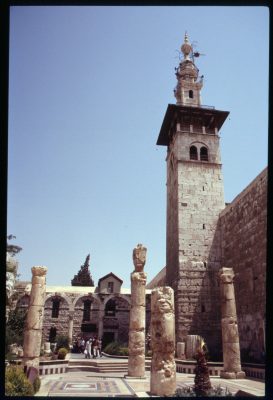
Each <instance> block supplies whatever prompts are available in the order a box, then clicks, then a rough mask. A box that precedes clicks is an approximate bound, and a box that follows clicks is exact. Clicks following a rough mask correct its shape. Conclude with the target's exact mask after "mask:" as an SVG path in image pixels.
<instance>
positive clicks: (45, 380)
mask: <svg viewBox="0 0 273 400" xmlns="http://www.w3.org/2000/svg"><path fill="white" fill-rule="evenodd" d="M146 375H147V379H146V380H143V381H140V380H137V379H136V380H128V381H127V380H126V379H124V374H122V373H113V374H112V375H110V376H109V374H108V376H107V375H106V376H103V375H102V374H97V373H88V372H87V373H86V372H85V373H84V372H74V373H73V372H71V373H67V374H59V375H45V376H42V377H41V380H42V385H41V388H40V390H39V392H38V393H37V394H36V395H37V396H49V397H120V398H121V397H150V393H149V390H150V373H149V372H148V371H146ZM193 382H194V375H188V374H180V373H177V387H183V386H184V387H185V386H186V387H188V386H192V385H193ZM211 383H212V384H213V385H214V386H219V385H220V386H221V387H223V388H224V389H225V388H226V387H228V389H229V390H230V391H231V392H232V393H233V394H235V393H236V392H237V391H238V390H242V391H245V392H248V393H251V394H252V395H255V396H264V395H265V393H264V391H265V385H264V382H258V381H255V380H249V379H237V380H229V379H226V380H224V379H221V378H220V377H213V378H211Z"/></svg>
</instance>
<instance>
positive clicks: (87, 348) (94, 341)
mask: <svg viewBox="0 0 273 400" xmlns="http://www.w3.org/2000/svg"><path fill="white" fill-rule="evenodd" d="M101 345H102V342H101V338H98V337H97V336H92V337H90V338H89V339H87V340H85V339H84V338H83V337H82V338H80V337H79V338H78V339H77V340H75V342H74V344H73V350H72V352H73V353H81V354H84V355H85V358H91V357H93V358H97V357H102V353H101Z"/></svg>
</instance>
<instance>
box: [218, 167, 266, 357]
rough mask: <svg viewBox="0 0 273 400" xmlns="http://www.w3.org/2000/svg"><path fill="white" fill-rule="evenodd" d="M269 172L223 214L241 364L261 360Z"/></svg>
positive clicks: (225, 262)
mask: <svg viewBox="0 0 273 400" xmlns="http://www.w3.org/2000/svg"><path fill="white" fill-rule="evenodd" d="M266 224H267V169H265V170H264V171H262V172H261V173H260V174H259V175H258V176H257V178H256V179H255V180H254V181H253V182H251V183H250V185H249V186H247V188H246V189H245V190H244V191H243V192H241V193H240V194H239V195H238V196H237V197H236V198H235V199H234V201H233V202H232V203H230V204H229V205H228V206H227V207H226V208H225V209H224V210H223V211H222V213H221V214H220V226H221V237H222V266H224V267H232V268H233V269H234V272H235V280H234V284H235V296H236V307H237V317H238V325H239V336H240V345H241V353H242V361H251V360H253V361H255V360H256V361H262V359H263V351H264V326H265V325H264V324H265V289H266V288H265V279H266V276H265V273H266V231H267V229H266Z"/></svg>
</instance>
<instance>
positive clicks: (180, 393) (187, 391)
mask: <svg viewBox="0 0 273 400" xmlns="http://www.w3.org/2000/svg"><path fill="white" fill-rule="evenodd" d="M206 396H207V397H232V396H234V395H233V394H232V393H231V391H230V390H229V389H228V388H227V387H226V388H225V389H224V388H223V387H221V386H220V385H219V386H216V387H215V386H214V387H212V388H211V389H210V390H209V392H208V393H207V394H206ZM174 397H198V396H197V394H196V392H195V390H194V388H193V387H191V386H187V387H182V388H177V389H176V392H175V394H174Z"/></svg>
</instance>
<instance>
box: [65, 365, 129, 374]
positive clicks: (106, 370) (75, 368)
mask: <svg viewBox="0 0 273 400" xmlns="http://www.w3.org/2000/svg"><path fill="white" fill-rule="evenodd" d="M78 371H87V372H88V371H89V372H100V373H109V372H110V373H112V372H122V373H126V372H127V371H128V368H125V367H124V368H99V367H93V366H88V365H77V366H73V367H67V369H66V372H78Z"/></svg>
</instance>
